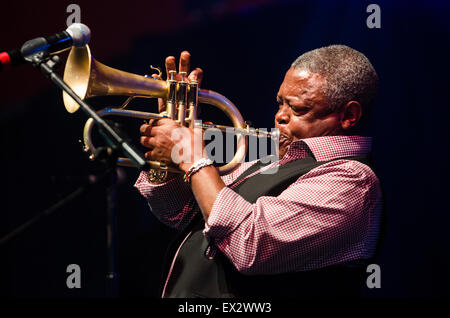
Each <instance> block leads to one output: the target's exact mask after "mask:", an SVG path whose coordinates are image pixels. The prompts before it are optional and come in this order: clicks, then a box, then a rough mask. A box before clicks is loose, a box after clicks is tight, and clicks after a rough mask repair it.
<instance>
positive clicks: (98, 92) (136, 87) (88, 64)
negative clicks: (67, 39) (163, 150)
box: [63, 45, 248, 174]
mask: <svg viewBox="0 0 450 318" xmlns="http://www.w3.org/2000/svg"><path fill="white" fill-rule="evenodd" d="M180 74H181V75H182V80H181V81H176V80H175V72H174V71H172V72H170V74H169V78H168V80H167V81H163V80H160V79H153V78H149V77H146V76H141V75H137V74H132V73H128V72H125V71H121V70H117V69H114V68H111V67H109V66H106V65H104V64H102V63H100V62H98V61H97V60H95V59H94V58H93V57H92V54H91V51H90V49H89V47H88V46H87V45H86V46H84V47H73V48H72V49H71V52H70V54H69V57H68V59H67V63H66V67H65V71H64V81H65V82H66V83H67V84H68V85H69V86H71V88H72V89H73V90H74V91H75V92H76V93H77V94H78V95H79V96H80V97H81V98H82V99H87V98H90V97H94V96H107V95H122V96H130V98H134V97H145V98H163V99H165V100H166V110H165V111H164V112H162V113H149V112H140V111H133V110H123V109H118V108H104V109H102V110H100V111H98V113H99V115H100V116H126V117H134V118H142V119H157V118H171V119H174V120H177V121H178V122H179V123H180V124H181V125H186V126H190V127H194V123H195V120H196V119H197V106H198V103H199V102H200V103H204V104H209V105H212V106H215V107H217V108H219V109H220V110H221V111H223V112H224V113H225V115H226V116H227V117H228V118H229V119H230V120H231V122H232V124H233V128H235V129H236V130H237V131H238V136H237V148H236V149H237V150H236V153H235V155H234V157H233V159H232V160H231V161H230V162H228V163H227V164H226V165H224V166H221V167H219V168H218V169H219V173H220V174H226V173H228V172H230V171H232V170H233V169H235V168H236V167H237V166H238V165H239V164H240V163H241V162H242V160H243V159H244V157H245V154H246V150H247V141H246V138H245V135H244V133H245V131H248V127H247V125H246V123H245V121H244V119H243V118H242V115H241V113H240V112H239V110H238V109H237V108H236V106H235V105H234V104H233V103H232V102H231V101H230V100H228V99H227V98H226V97H225V96H223V95H221V94H219V93H217V92H214V91H211V90H205V89H199V88H198V83H196V82H190V83H188V82H187V81H186V80H185V77H186V73H180ZM63 100H64V105H65V107H66V110H67V111H68V112H69V113H74V112H76V111H77V110H78V108H79V105H78V104H77V103H76V102H75V101H74V100H73V99H72V98H71V97H70V96H68V95H67V94H66V93H63ZM126 103H128V101H127V102H126ZM93 125H94V122H93V120H92V119H89V120H88V121H87V122H86V124H85V127H84V131H83V142H84V149H85V150H86V151H87V152H89V153H90V154H91V155H90V158H91V159H94V158H95V150H96V148H95V146H94V145H93V143H92V138H91V132H92V128H93ZM217 127H218V128H219V129H220V127H221V128H224V127H226V126H217ZM241 132H242V133H241ZM148 163H149V165H150V166H151V167H152V169H160V170H164V171H178V172H180V171H179V170H178V169H177V168H175V167H171V166H168V165H166V164H164V163H160V162H156V161H148ZM118 164H119V165H122V166H132V164H131V161H130V160H129V159H127V158H119V160H118Z"/></svg>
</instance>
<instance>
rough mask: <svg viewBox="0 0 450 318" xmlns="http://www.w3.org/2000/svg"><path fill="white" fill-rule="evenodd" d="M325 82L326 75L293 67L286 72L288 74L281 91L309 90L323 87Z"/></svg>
mask: <svg viewBox="0 0 450 318" xmlns="http://www.w3.org/2000/svg"><path fill="white" fill-rule="evenodd" d="M324 82H325V79H324V77H323V76H321V75H319V74H317V73H312V72H310V71H308V70H305V69H296V68H292V67H291V68H290V69H289V70H288V71H287V72H286V76H285V78H284V81H283V83H282V84H281V86H280V91H279V93H281V91H284V92H286V91H292V90H295V91H298V90H299V89H300V90H308V91H310V90H315V89H321V88H322V85H323V84H324Z"/></svg>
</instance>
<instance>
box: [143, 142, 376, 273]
mask: <svg viewBox="0 0 450 318" xmlns="http://www.w3.org/2000/svg"><path fill="white" fill-rule="evenodd" d="M370 148H371V140H370V138H367V137H360V136H325V137H315V138H308V139H302V140H298V141H295V142H293V143H292V144H291V145H290V147H289V149H288V151H287V153H286V154H285V155H284V157H283V158H282V159H281V160H279V161H277V162H274V163H272V164H270V165H268V166H266V167H264V168H262V169H260V170H258V171H256V172H254V173H252V174H250V175H249V176H248V177H246V178H245V179H247V178H250V177H251V176H253V175H254V174H256V173H259V172H261V171H262V170H265V169H270V168H272V167H274V166H276V165H283V164H286V163H288V162H290V161H293V160H298V159H302V158H305V157H308V156H314V158H315V159H316V160H317V161H329V160H333V159H336V158H342V157H350V156H359V155H363V154H367V153H368V152H369V151H370ZM254 163H255V162H247V163H243V164H242V165H241V166H240V167H239V168H238V169H237V170H235V171H233V172H232V173H230V174H228V175H225V176H222V180H223V181H224V183H225V184H226V185H227V187H225V188H223V189H222V190H221V191H220V193H219V194H218V196H217V198H216V201H215V202H214V205H213V208H212V210H211V213H210V216H209V218H208V222H207V224H206V225H205V229H204V231H203V234H204V235H205V236H206V238H207V239H208V240H210V242H213V245H212V247H213V248H210V249H209V250H208V253H209V254H210V255H214V252H215V251H214V249H215V248H218V249H220V250H221V251H222V252H223V253H224V254H225V255H226V256H227V257H228V258H229V259H230V261H231V262H232V263H233V264H234V266H235V267H236V269H237V270H238V271H240V272H241V273H244V274H249V275H252V274H253V275H256V274H277V273H286V272H296V271H306V270H312V269H318V268H322V267H325V266H329V265H335V264H340V263H344V262H348V261H352V260H358V259H367V258H370V257H371V256H372V255H373V253H374V250H375V246H376V242H377V237H378V231H379V223H380V216H381V191H380V186H379V180H378V178H377V177H376V175H375V174H374V172H373V171H372V170H371V169H370V168H369V167H368V166H367V165H365V164H363V163H360V162H358V161H350V160H345V159H338V160H334V161H332V162H329V163H326V164H323V165H321V166H319V167H317V168H314V169H312V170H311V171H309V172H308V173H306V174H304V175H303V176H301V177H299V178H298V179H297V181H295V182H294V183H292V184H291V185H290V186H289V187H288V188H287V189H286V190H284V191H283V192H282V193H281V194H280V195H278V196H277V197H270V196H262V197H260V198H258V199H257V201H256V202H255V203H254V204H252V203H250V202H248V201H246V200H244V198H242V197H241V196H240V195H239V194H237V193H236V192H234V191H233V190H232V189H230V188H229V187H228V185H230V184H231V183H232V182H233V181H234V180H235V179H236V178H237V177H238V176H239V175H240V174H242V173H243V172H244V171H245V170H246V169H248V168H249V167H250V166H251V165H252V164H254ZM245 179H244V180H245ZM135 186H136V187H137V189H138V190H139V191H140V193H141V194H142V195H143V196H144V197H145V198H146V199H147V201H148V203H149V206H150V208H151V210H152V211H153V213H154V214H155V215H156V217H157V218H158V219H159V220H161V222H163V223H165V224H167V225H168V226H170V227H173V228H178V229H183V228H184V227H185V226H187V224H189V222H190V221H191V220H192V218H193V217H194V215H195V214H196V213H200V210H199V208H198V205H197V204H196V201H195V198H194V196H193V194H192V191H191V189H190V185H189V184H186V183H184V182H183V179H182V178H181V177H177V178H173V179H171V180H168V181H166V182H165V183H162V184H158V185H154V184H150V183H149V182H148V179H147V174H146V173H142V174H141V175H140V176H139V178H138V180H137V182H136V185H135Z"/></svg>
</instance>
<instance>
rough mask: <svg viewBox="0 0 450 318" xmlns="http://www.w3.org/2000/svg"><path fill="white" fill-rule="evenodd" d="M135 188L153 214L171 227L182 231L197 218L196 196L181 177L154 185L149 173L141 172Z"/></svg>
mask: <svg viewBox="0 0 450 318" xmlns="http://www.w3.org/2000/svg"><path fill="white" fill-rule="evenodd" d="M134 186H135V187H136V188H137V190H138V191H139V192H140V193H141V195H142V196H143V197H144V198H145V199H146V200H147V202H148V205H149V207H150V209H151V211H152V213H153V214H154V215H155V216H156V217H157V218H158V219H159V220H160V221H161V222H162V223H164V224H166V225H167V226H169V227H172V228H176V229H179V230H182V229H184V228H185V227H186V226H187V225H188V224H189V222H190V221H191V220H192V218H193V217H194V216H195V213H196V210H195V199H194V195H193V194H192V191H191V187H190V186H189V185H188V184H187V183H185V182H184V181H183V178H182V177H181V176H174V177H171V178H170V179H168V180H167V181H165V182H163V183H159V184H154V183H150V182H149V181H148V176H147V172H141V174H140V175H139V177H138V179H137V180H136V183H135V185H134Z"/></svg>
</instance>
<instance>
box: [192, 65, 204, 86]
mask: <svg viewBox="0 0 450 318" xmlns="http://www.w3.org/2000/svg"><path fill="white" fill-rule="evenodd" d="M202 80H203V70H202V69H201V68H199V67H197V68H196V69H195V70H193V71H192V72H191V74H189V81H197V82H198V84H199V85H200V84H201V82H202Z"/></svg>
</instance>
